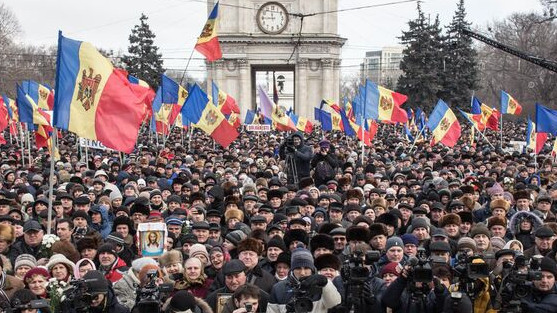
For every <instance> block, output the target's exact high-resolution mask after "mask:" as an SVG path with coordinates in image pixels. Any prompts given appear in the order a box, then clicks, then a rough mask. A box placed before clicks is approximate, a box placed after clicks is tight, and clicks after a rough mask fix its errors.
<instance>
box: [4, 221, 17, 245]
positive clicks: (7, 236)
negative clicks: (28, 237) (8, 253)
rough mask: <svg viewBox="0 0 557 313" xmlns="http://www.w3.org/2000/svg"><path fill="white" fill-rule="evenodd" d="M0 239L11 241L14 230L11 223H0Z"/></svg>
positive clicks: (13, 237)
mask: <svg viewBox="0 0 557 313" xmlns="http://www.w3.org/2000/svg"><path fill="white" fill-rule="evenodd" d="M0 239H1V240H5V241H7V242H8V243H12V242H13V241H14V239H15V230H14V227H13V226H12V225H6V224H0Z"/></svg>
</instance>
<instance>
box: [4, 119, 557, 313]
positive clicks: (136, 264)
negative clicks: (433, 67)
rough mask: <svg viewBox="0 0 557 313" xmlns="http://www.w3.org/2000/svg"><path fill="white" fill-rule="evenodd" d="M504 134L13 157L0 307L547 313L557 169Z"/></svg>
mask: <svg viewBox="0 0 557 313" xmlns="http://www.w3.org/2000/svg"><path fill="white" fill-rule="evenodd" d="M504 126H505V131H504V132H503V136H504V138H503V140H504V142H503V144H502V148H503V149H494V148H493V147H492V146H491V145H489V144H488V143H487V142H486V141H483V140H481V139H480V140H478V141H477V143H476V144H475V145H469V144H467V143H465V142H464V138H465V136H464V135H463V137H462V138H463V141H462V142H461V143H459V144H458V145H457V146H455V147H453V148H448V147H444V146H441V145H436V146H433V147H432V146H430V145H429V142H428V141H427V140H423V141H420V142H418V143H417V144H416V145H413V143H412V142H409V141H408V140H407V138H406V137H405V136H404V135H403V131H402V129H400V128H397V126H394V125H381V127H380V129H379V131H378V133H377V135H376V137H375V139H374V140H373V144H372V146H370V147H364V148H362V147H360V146H359V145H358V142H357V141H356V140H355V139H354V138H349V137H346V136H344V135H343V134H342V133H337V132H333V133H324V132H321V131H319V129H316V130H315V131H314V132H312V133H311V134H303V133H299V132H297V133H284V132H268V133H257V134H254V133H249V132H242V133H241V134H240V137H239V138H238V139H237V140H236V141H235V142H234V143H232V144H231V145H230V146H229V147H227V148H226V149H223V148H222V147H218V145H217V146H216V147H215V145H213V144H212V141H211V139H210V137H207V136H205V135H203V134H202V133H200V132H197V131H195V132H194V133H193V136H192V138H187V139H186V142H183V140H182V138H181V136H180V134H179V133H174V134H171V135H170V136H169V137H168V138H167V140H166V141H165V144H164V145H161V146H157V145H156V144H153V138H152V135H149V134H143V133H142V134H140V136H139V139H138V146H137V149H136V151H135V152H134V153H132V154H129V155H122V154H120V153H118V152H115V151H110V150H91V151H88V153H87V154H85V153H83V149H78V147H77V144H76V143H77V140H76V138H75V137H74V136H73V135H71V134H65V135H64V136H63V137H62V138H60V143H59V151H60V160H58V161H56V162H55V166H54V168H55V171H54V172H53V173H50V157H49V154H48V151H44V150H32V151H31V153H30V154H31V155H32V157H33V158H32V159H31V160H29V159H28V158H27V155H26V154H27V153H24V154H23V155H22V154H21V147H19V146H17V145H16V144H13V145H11V144H7V145H5V146H3V147H1V148H0V176H1V180H0V181H1V183H0V187H1V189H0V268H1V274H0V275H1V277H0V310H4V311H6V312H10V310H12V311H13V312H25V313H29V312H32V313H35V312H53V311H54V312H110V313H112V312H115V313H120V312H155V311H154V310H152V309H151V307H149V305H153V303H155V304H154V307H156V310H158V308H159V305H160V309H161V310H162V311H164V312H202V313H222V312H226V313H256V312H268V313H286V312H298V313H300V312H312V313H325V312H348V311H350V310H353V311H354V312H497V311H501V312H507V311H510V310H511V309H515V310H516V309H519V310H522V311H523V312H557V294H556V286H555V278H556V277H557V264H556V257H557V242H556V241H555V238H556V236H557V220H556V214H557V165H556V164H555V163H554V162H553V159H552V158H551V156H550V155H549V154H546V152H547V150H548V149H550V148H549V147H548V148H546V149H545V150H544V151H543V152H542V153H541V154H540V155H538V156H533V155H532V154H529V153H524V152H522V151H513V149H512V147H511V146H510V145H509V144H508V142H510V141H512V140H523V138H524V135H523V134H524V132H525V131H524V130H525V126H524V125H523V124H521V123H514V122H508V123H506V124H505V125H504ZM499 136H500V134H499V133H492V134H490V133H489V132H488V133H487V138H488V139H491V140H493V141H496V140H498V139H499ZM161 142H162V141H161ZM496 146H498V144H496ZM411 148H412V150H411ZM362 154H363V155H362ZM86 155H87V156H89V159H87V158H86ZM22 159H23V160H22ZM23 164H25V165H23ZM51 174H52V175H51ZM50 177H52V181H50ZM50 183H52V184H53V186H54V187H53V190H52V192H53V197H52V199H51V201H52V212H51V215H52V221H51V223H49V220H48V216H49V214H48V211H49V210H48V207H49V193H50V191H51V190H50V189H49V185H50ZM141 224H149V225H164V226H163V231H162V232H156V231H150V232H147V233H141V232H140V231H139V230H140V229H144V228H145V227H143V226H145V225H143V226H141ZM49 225H50V229H48V228H49ZM148 229H152V228H148ZM47 233H51V234H54V235H56V236H57V237H56V238H54V239H53V240H52V241H49V240H48V239H50V238H52V237H49V236H47ZM144 234H145V236H143V235H144ZM161 240H162V241H161ZM157 251H160V253H158V252H157ZM151 254H153V255H154V256H150V255H151ZM373 255H375V256H373ZM76 286H81V287H82V288H81V287H76ZM163 286H166V287H168V288H163ZM516 290H520V291H523V292H521V293H518V292H516ZM75 295H78V296H77V297H75ZM38 300H46V301H38ZM41 303H42V304H41ZM188 310H191V311H188ZM513 312H514V311H513Z"/></svg>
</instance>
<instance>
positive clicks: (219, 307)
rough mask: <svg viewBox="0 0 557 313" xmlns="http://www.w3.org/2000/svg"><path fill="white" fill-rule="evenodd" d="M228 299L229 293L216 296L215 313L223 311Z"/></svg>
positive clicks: (230, 295) (230, 296)
mask: <svg viewBox="0 0 557 313" xmlns="http://www.w3.org/2000/svg"><path fill="white" fill-rule="evenodd" d="M230 298H232V294H231V293H219V294H218V295H217V313H222V311H224V305H225V304H226V301H228V299H230Z"/></svg>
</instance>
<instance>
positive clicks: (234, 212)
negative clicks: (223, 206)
mask: <svg viewBox="0 0 557 313" xmlns="http://www.w3.org/2000/svg"><path fill="white" fill-rule="evenodd" d="M231 218H235V219H237V220H238V221H240V222H241V221H243V220H244V212H242V211H240V210H238V209H229V210H226V212H224V220H225V221H227V222H228V220H229V219H231Z"/></svg>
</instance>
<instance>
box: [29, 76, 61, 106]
mask: <svg viewBox="0 0 557 313" xmlns="http://www.w3.org/2000/svg"><path fill="white" fill-rule="evenodd" d="M21 88H23V91H24V92H25V93H26V94H27V95H29V96H30V97H31V99H33V101H34V102H35V103H36V104H37V107H39V108H41V109H43V110H52V108H53V107H54V90H52V88H50V86H48V85H43V84H39V83H37V82H36V81H33V80H24V81H23V82H22V83H21Z"/></svg>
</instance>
